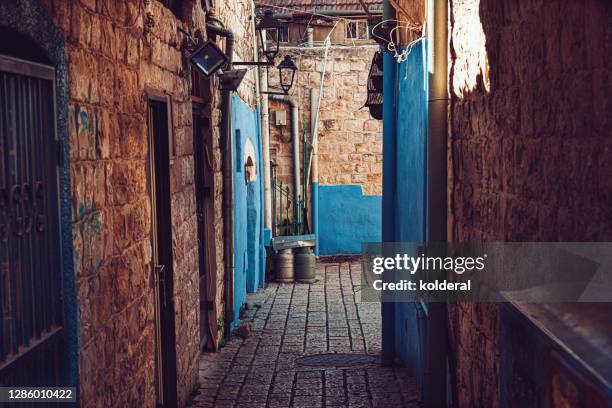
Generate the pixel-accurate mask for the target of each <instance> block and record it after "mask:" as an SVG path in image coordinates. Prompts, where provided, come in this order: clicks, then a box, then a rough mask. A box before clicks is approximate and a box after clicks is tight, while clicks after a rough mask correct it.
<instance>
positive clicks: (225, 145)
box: [206, 24, 234, 338]
mask: <svg viewBox="0 0 612 408" xmlns="http://www.w3.org/2000/svg"><path fill="white" fill-rule="evenodd" d="M206 30H207V32H208V35H209V36H220V37H224V38H225V51H224V52H225V54H226V55H227V57H228V61H227V69H228V70H230V69H232V61H233V54H234V33H233V32H232V31H231V30H229V29H227V28H223V27H219V26H217V25H214V24H206ZM221 155H222V157H223V164H222V170H223V220H224V222H223V238H224V239H223V268H224V271H225V274H224V300H225V325H224V327H223V328H224V335H225V337H226V338H229V337H230V335H231V328H230V323H232V322H233V320H234V208H233V207H234V191H233V189H234V174H233V170H234V167H233V165H232V163H233V157H234V152H233V143H232V97H231V91H221Z"/></svg>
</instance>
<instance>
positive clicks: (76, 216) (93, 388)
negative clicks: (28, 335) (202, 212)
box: [45, 0, 199, 406]
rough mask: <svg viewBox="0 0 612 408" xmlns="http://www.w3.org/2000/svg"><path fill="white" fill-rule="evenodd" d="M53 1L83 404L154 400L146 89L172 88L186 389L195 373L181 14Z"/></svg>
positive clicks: (178, 302)
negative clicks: (147, 17) (61, 59)
mask: <svg viewBox="0 0 612 408" xmlns="http://www.w3.org/2000/svg"><path fill="white" fill-rule="evenodd" d="M141 4H142V3H140V2H137V1H123V2H95V1H83V2H77V1H59V0H55V1H51V0H48V1H46V4H45V5H46V8H47V10H48V11H49V14H50V15H51V16H52V18H53V20H54V21H55V23H56V25H57V26H58V28H59V30H60V31H61V33H62V34H63V36H64V41H65V43H66V50H65V52H66V55H67V58H68V71H69V98H70V101H69V112H70V160H71V173H72V174H71V182H72V193H73V236H74V238H73V244H74V259H73V262H74V268H75V274H76V286H77V296H78V302H79V324H80V337H79V349H80V352H79V373H80V384H81V391H80V396H81V403H82V405H83V406H100V405H106V406H111V405H112V406H154V405H155V371H156V368H155V360H154V356H155V326H154V306H153V305H154V301H153V287H152V282H153V280H152V275H151V273H152V272H151V260H152V259H151V257H152V248H151V240H150V234H151V203H150V196H149V189H148V185H147V172H148V160H147V152H148V141H147V125H146V123H147V122H146V112H147V100H146V95H145V88H147V87H150V88H152V89H156V90H159V91H166V92H168V93H169V94H170V97H171V101H172V116H173V118H172V119H173V138H174V146H175V152H174V153H175V154H174V157H173V158H172V159H171V173H172V177H171V192H172V226H173V232H174V237H173V238H174V239H173V242H174V252H175V257H174V260H175V264H174V282H175V285H174V290H175V293H174V299H175V310H176V339H177V372H178V378H177V381H178V389H179V399H180V401H181V402H183V401H185V400H186V398H187V396H188V395H189V393H190V391H191V389H192V388H193V386H194V383H195V380H196V376H197V369H198V366H197V357H198V345H199V332H198V324H199V320H198V319H199V316H198V286H197V276H198V269H197V265H198V264H197V245H196V244H195V243H196V242H197V240H196V235H195V234H196V218H195V205H194V202H195V197H194V186H193V156H192V151H190V149H189V147H188V146H189V145H190V143H191V106H190V103H189V102H188V101H189V99H188V96H189V91H190V87H189V76H188V75H186V74H185V72H188V71H186V66H185V65H184V62H183V60H182V57H181V51H180V48H179V47H180V45H181V36H180V35H179V34H178V33H177V31H176V28H177V26H178V25H179V24H180V23H179V22H178V21H177V19H176V18H175V17H174V15H173V14H172V13H171V12H170V11H169V10H168V9H166V8H165V7H163V6H162V5H161V4H160V3H158V2H156V1H154V2H152V3H151V5H150V11H151V13H152V15H153V16H154V19H155V27H153V30H152V32H151V33H150V34H149V35H148V37H147V38H145V37H144V36H143V27H144V11H145V10H144V8H142V7H141V6H140V5H141Z"/></svg>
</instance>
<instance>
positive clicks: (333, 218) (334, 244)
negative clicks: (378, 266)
mask: <svg viewBox="0 0 612 408" xmlns="http://www.w3.org/2000/svg"><path fill="white" fill-rule="evenodd" d="M318 199H319V210H318V213H319V237H318V240H319V253H320V254H321V255H330V254H358V253H361V243H362V242H379V241H380V240H381V211H382V210H381V204H382V197H380V196H366V195H363V192H362V189H361V186H358V185H348V186H322V185H319V190H318Z"/></svg>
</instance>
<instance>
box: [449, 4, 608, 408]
mask: <svg viewBox="0 0 612 408" xmlns="http://www.w3.org/2000/svg"><path fill="white" fill-rule="evenodd" d="M450 10H451V14H450V16H451V17H450V21H451V25H450V27H449V35H450V54H451V59H450V61H449V92H450V96H451V102H450V121H449V141H450V144H449V169H452V178H451V179H450V180H452V184H450V185H449V189H450V190H449V194H450V195H449V198H450V202H449V221H450V224H449V225H450V229H449V238H450V239H452V240H454V241H463V242H465V241H570V242H571V241H609V240H610V238H611V237H612V218H611V217H610V210H609V208H610V206H611V205H612V196H611V195H610V192H611V191H612V189H611V186H610V174H612V167H611V165H610V163H611V158H612V144H611V139H610V134H611V124H610V115H609V112H610V106H611V102H612V97H611V96H610V95H611V94H610V77H609V73H610V70H611V68H612V67H611V65H610V64H611V61H610V57H609V56H610V55H611V54H610V53H611V52H612V40H611V39H612V36H611V34H612V31H611V30H610V21H611V20H610V19H611V18H612V9H611V7H610V4H609V3H607V2H606V1H595V0H593V1H586V2H577V1H544V2H537V3H533V4H527V3H522V2H520V3H516V4H513V5H506V4H505V3H504V4H502V3H499V2H494V1H452V2H451V7H450ZM493 158H498V159H497V160H495V159H493ZM499 308H500V307H499V305H497V304H479V303H471V304H458V305H454V306H451V307H450V309H449V327H450V333H451V338H452V340H453V342H452V344H453V347H452V354H453V356H454V358H455V359H456V362H457V367H456V370H457V372H456V375H457V377H456V378H457V381H458V384H457V387H458V393H457V395H458V398H459V405H460V406H474V405H482V404H483V403H485V401H490V402H491V403H490V404H487V405H489V406H497V404H498V402H499V401H500V400H501V398H502V396H501V395H500V393H501V386H500V382H499V381H500V375H501V374H500V363H499V361H500V358H501V352H502V351H501V345H500V342H501V336H500V315H499ZM565 313H568V315H570V314H571V313H572V312H570V311H565ZM591 313H593V311H592V312H591ZM585 317H586V316H582V317H581V315H580V314H575V315H573V319H576V322H580V321H581V319H584V318H585ZM483 351H484V352H483ZM475 374H476V375H475ZM561 378H563V377H562V375H561V374H560V375H559V377H558V378H557V379H556V380H555V381H566V380H561ZM524 381H525V387H526V388H527V389H530V387H533V385H532V384H530V383H529V381H528V380H526V379H525V380H524ZM568 387H569V386H568ZM574 387H577V386H576V385H574ZM556 392H557V393H558V394H557V395H556V398H569V399H568V401H572V402H570V404H574V403H576V404H577V403H578V401H573V400H572V399H573V398H575V397H576V395H577V394H574V395H573V396H572V395H569V394H566V393H568V392H569V393H570V394H572V391H570V390H569V388H568V389H563V387H561V388H559V389H557V391H556ZM564 394H565V395H564ZM505 397H506V398H507V397H508V395H506V396H505ZM583 398H586V397H584V396H583Z"/></svg>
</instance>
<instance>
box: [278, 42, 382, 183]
mask: <svg viewBox="0 0 612 408" xmlns="http://www.w3.org/2000/svg"><path fill="white" fill-rule="evenodd" d="M377 49H378V47H377V46H362V47H330V50H329V55H328V62H327V68H326V73H325V78H324V83H323V95H322V99H321V110H320V114H319V127H318V133H319V136H318V137H319V139H318V143H319V183H320V184H321V185H350V184H355V185H359V186H361V187H362V189H363V192H364V194H367V195H381V194H382V122H381V121H378V120H376V119H373V118H372V117H371V116H370V113H369V111H368V110H367V108H363V105H364V103H365V101H366V97H367V86H366V84H367V78H368V71H369V69H370V63H371V61H372V57H373V56H374V52H375V51H376V50H377ZM283 52H284V53H288V54H290V55H291V56H292V58H293V60H294V61H295V63H296V65H297V66H298V71H297V74H296V79H295V82H294V85H293V88H292V89H291V91H290V95H291V96H292V97H294V98H295V99H296V100H297V102H298V106H299V126H298V128H299V131H300V140H301V136H302V130H303V124H304V121H305V122H306V131H307V136H308V138H310V132H311V126H310V120H311V117H310V116H311V113H310V106H311V101H310V89H316V90H317V91H318V89H319V85H320V77H321V74H320V73H321V70H322V69H323V57H324V52H325V51H324V48H322V47H316V48H310V49H309V48H292V49H286V50H284V51H283ZM280 58H282V55H281V56H280V57H278V60H279V61H280ZM269 84H270V86H271V87H274V86H278V84H279V81H278V73H277V70H276V69H271V70H270V81H269ZM279 110H284V111H285V112H286V118H287V125H286V126H282V127H279V126H276V125H275V114H274V112H273V111H279ZM270 112H271V115H270V158H271V160H273V161H275V162H276V164H277V165H278V167H277V171H278V177H279V181H281V182H282V183H283V184H288V185H291V183H292V180H293V177H292V174H293V173H292V168H293V167H292V166H293V164H292V144H291V113H290V111H289V109H288V108H287V106H286V104H280V103H278V102H272V101H271V102H270ZM281 133H282V135H281ZM309 140H310V139H309ZM300 160H301V158H300Z"/></svg>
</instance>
